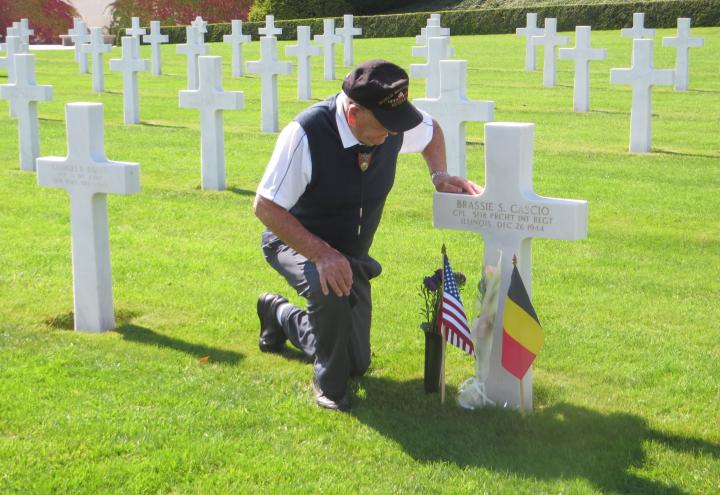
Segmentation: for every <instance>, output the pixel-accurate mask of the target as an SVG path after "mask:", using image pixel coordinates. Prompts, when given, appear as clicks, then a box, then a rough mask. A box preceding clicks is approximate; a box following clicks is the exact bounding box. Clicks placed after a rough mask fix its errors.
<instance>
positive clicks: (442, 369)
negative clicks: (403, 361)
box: [438, 243, 447, 404]
mask: <svg viewBox="0 0 720 495" xmlns="http://www.w3.org/2000/svg"><path fill="white" fill-rule="evenodd" d="M440 251H441V252H442V267H443V269H442V271H441V272H440V273H441V276H440V280H441V281H442V285H441V286H440V288H441V290H442V293H441V295H440V300H439V301H438V316H440V311H442V299H443V294H444V293H445V254H446V250H445V243H443V245H442V249H441V250H440ZM440 335H441V336H442V360H441V361H440V404H445V350H446V348H447V345H446V344H447V335H446V331H445V324H444V323H443V324H441V325H440Z"/></svg>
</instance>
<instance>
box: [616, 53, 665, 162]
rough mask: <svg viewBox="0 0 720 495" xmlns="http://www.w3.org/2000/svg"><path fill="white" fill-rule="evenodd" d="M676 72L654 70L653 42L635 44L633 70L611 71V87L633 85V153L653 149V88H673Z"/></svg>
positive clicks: (631, 125) (631, 129) (631, 143)
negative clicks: (659, 86) (614, 85)
mask: <svg viewBox="0 0 720 495" xmlns="http://www.w3.org/2000/svg"><path fill="white" fill-rule="evenodd" d="M674 76H675V71H674V70H672V69H655V68H653V40H643V39H635V40H633V55H632V67H631V68H630V69H610V84H630V85H632V108H631V110H630V152H631V153H647V152H649V151H650V149H651V147H652V91H651V90H652V87H653V86H655V85H665V86H669V85H671V84H672V83H673V81H674Z"/></svg>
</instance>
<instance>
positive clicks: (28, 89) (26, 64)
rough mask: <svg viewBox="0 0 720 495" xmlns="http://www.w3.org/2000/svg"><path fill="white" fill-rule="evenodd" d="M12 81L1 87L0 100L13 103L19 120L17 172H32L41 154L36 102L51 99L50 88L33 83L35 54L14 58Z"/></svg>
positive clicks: (20, 55)
mask: <svg viewBox="0 0 720 495" xmlns="http://www.w3.org/2000/svg"><path fill="white" fill-rule="evenodd" d="M14 64H15V71H16V73H15V82H14V83H12V84H0V98H2V99H4V100H8V101H10V102H12V104H13V108H14V109H15V116H16V117H17V121H18V138H19V145H18V147H19V149H20V169H21V170H28V171H33V170H35V159H36V158H37V157H38V156H39V155H40V131H39V129H38V114H37V102H39V101H50V100H52V86H39V85H38V84H36V82H35V55H29V54H19V55H15V57H14Z"/></svg>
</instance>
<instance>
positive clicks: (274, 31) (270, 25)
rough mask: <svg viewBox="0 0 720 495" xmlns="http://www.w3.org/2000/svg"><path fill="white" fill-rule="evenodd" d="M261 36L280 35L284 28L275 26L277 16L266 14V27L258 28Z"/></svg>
mask: <svg viewBox="0 0 720 495" xmlns="http://www.w3.org/2000/svg"><path fill="white" fill-rule="evenodd" d="M258 34H259V35H260V36H280V35H281V34H282V28H279V27H275V16H274V15H266V16H265V27H261V28H259V29H258Z"/></svg>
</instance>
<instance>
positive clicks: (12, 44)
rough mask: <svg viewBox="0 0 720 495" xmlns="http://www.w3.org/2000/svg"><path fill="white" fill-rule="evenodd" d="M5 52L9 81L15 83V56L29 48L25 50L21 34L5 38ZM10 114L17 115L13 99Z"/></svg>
mask: <svg viewBox="0 0 720 495" xmlns="http://www.w3.org/2000/svg"><path fill="white" fill-rule="evenodd" d="M5 52H6V53H7V57H5V60H6V65H7V82H8V83H14V82H15V57H16V56H17V55H21V54H23V53H27V50H25V45H23V43H22V40H21V39H20V37H19V36H8V37H6V38H5ZM10 116H11V117H15V105H14V103H13V102H12V101H11V102H10Z"/></svg>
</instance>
